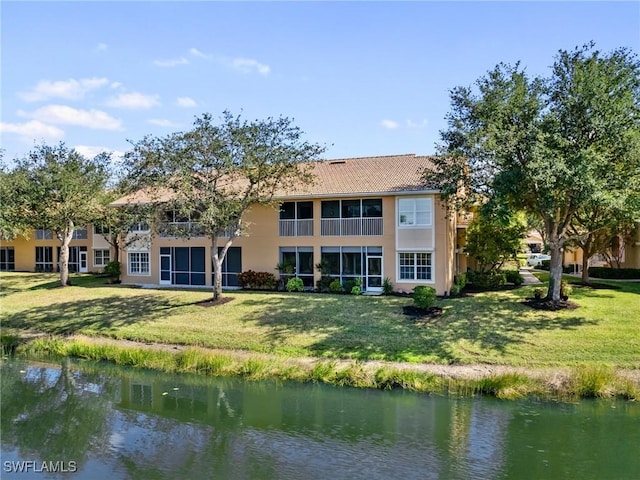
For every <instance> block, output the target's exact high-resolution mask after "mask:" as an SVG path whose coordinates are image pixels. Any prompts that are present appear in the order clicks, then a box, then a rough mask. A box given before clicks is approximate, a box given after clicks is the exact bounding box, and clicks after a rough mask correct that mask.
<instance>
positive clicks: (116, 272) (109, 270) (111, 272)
mask: <svg viewBox="0 0 640 480" xmlns="http://www.w3.org/2000/svg"><path fill="white" fill-rule="evenodd" d="M104 273H105V274H106V275H108V276H109V277H110V278H113V279H118V278H120V273H121V271H120V262H118V261H116V260H113V261H111V262H109V263H107V264H106V265H105V267H104Z"/></svg>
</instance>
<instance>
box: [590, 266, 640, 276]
mask: <svg viewBox="0 0 640 480" xmlns="http://www.w3.org/2000/svg"><path fill="white" fill-rule="evenodd" d="M589 276H590V277H593V278H613V279H640V268H609V267H589Z"/></svg>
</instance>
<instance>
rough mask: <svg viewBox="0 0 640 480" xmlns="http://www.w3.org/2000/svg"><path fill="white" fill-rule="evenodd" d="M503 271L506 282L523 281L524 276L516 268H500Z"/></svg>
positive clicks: (521, 282) (520, 282)
mask: <svg viewBox="0 0 640 480" xmlns="http://www.w3.org/2000/svg"><path fill="white" fill-rule="evenodd" d="M502 273H504V275H505V278H506V280H507V282H509V283H513V284H514V285H522V284H523V282H524V278H522V275H520V272H519V271H518V270H502Z"/></svg>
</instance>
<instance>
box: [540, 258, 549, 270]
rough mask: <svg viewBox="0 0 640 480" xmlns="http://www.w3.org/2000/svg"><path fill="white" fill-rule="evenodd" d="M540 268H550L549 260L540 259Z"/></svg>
mask: <svg viewBox="0 0 640 480" xmlns="http://www.w3.org/2000/svg"><path fill="white" fill-rule="evenodd" d="M538 268H539V269H540V270H551V260H542V262H540V265H538Z"/></svg>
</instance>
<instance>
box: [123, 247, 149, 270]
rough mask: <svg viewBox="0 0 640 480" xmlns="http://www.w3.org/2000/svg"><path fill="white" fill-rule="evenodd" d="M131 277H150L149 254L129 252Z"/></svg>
mask: <svg viewBox="0 0 640 480" xmlns="http://www.w3.org/2000/svg"><path fill="white" fill-rule="evenodd" d="M128 258H129V261H128V264H129V275H149V273H150V270H149V252H129V254H128Z"/></svg>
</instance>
